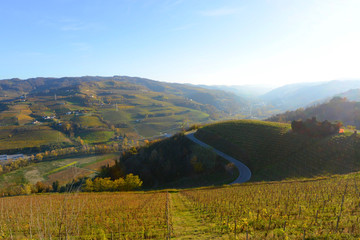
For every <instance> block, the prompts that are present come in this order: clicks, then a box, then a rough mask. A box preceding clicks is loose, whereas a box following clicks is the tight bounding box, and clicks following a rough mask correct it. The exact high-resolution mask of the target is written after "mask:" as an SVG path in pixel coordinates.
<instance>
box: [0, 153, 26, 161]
mask: <svg viewBox="0 0 360 240" xmlns="http://www.w3.org/2000/svg"><path fill="white" fill-rule="evenodd" d="M19 158H24V154H13V155H6V154H5V155H0V162H4V161H8V160H16V159H19Z"/></svg>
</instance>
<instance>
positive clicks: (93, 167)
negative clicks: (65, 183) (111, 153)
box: [86, 159, 115, 171]
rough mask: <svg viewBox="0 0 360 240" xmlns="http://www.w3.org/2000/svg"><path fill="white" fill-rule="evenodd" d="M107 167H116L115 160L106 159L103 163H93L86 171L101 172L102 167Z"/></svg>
mask: <svg viewBox="0 0 360 240" xmlns="http://www.w3.org/2000/svg"><path fill="white" fill-rule="evenodd" d="M107 165H108V166H114V165H115V161H114V159H105V160H103V161H100V162H96V163H93V164H91V165H88V166H86V169H90V170H94V171H100V170H101V167H103V166H107Z"/></svg>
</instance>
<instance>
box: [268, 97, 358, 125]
mask: <svg viewBox="0 0 360 240" xmlns="http://www.w3.org/2000/svg"><path fill="white" fill-rule="evenodd" d="M312 117H316V119H318V120H320V121H324V120H328V121H332V122H333V121H342V122H343V124H344V125H354V126H356V127H357V128H360V102H350V101H348V100H347V99H345V98H340V97H335V98H333V99H331V100H330V101H329V102H327V103H323V104H319V105H316V106H312V107H308V108H306V109H303V108H300V109H298V110H296V111H287V112H285V113H282V114H277V115H275V116H272V117H270V118H268V119H267V120H268V121H274V122H291V121H293V120H306V119H309V118H312Z"/></svg>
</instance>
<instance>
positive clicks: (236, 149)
mask: <svg viewBox="0 0 360 240" xmlns="http://www.w3.org/2000/svg"><path fill="white" fill-rule="evenodd" d="M195 136H196V137H197V138H199V139H200V140H202V141H203V142H205V143H207V144H209V145H211V146H213V147H214V148H216V149H218V150H220V151H223V152H225V153H227V154H228V155H230V156H233V157H234V158H236V159H240V160H241V161H242V162H243V163H245V164H246V165H247V166H248V167H249V168H250V170H251V172H252V179H251V180H252V181H259V180H260V181H262V180H266V181H267V180H282V179H287V178H299V177H314V176H323V175H327V174H345V173H350V172H353V171H359V170H360V161H359V159H360V136H359V135H357V134H351V133H346V134H335V135H332V136H328V137H309V136H306V135H302V134H297V133H293V132H291V127H290V124H285V123H273V122H263V121H254V120H240V121H227V122H221V123H216V124H210V125H207V126H205V127H203V128H200V129H199V130H198V131H197V133H196V134H195Z"/></svg>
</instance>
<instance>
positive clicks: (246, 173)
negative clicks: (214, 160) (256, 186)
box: [185, 132, 251, 184]
mask: <svg viewBox="0 0 360 240" xmlns="http://www.w3.org/2000/svg"><path fill="white" fill-rule="evenodd" d="M194 133H195V132H190V133H186V134H185V136H186V137H187V138H188V139H190V140H191V141H193V142H195V143H197V144H199V145H200V146H203V147H205V148H211V149H213V150H214V152H215V153H216V154H217V155H219V156H220V157H223V158H225V159H226V160H228V161H229V162H232V163H233V164H234V165H235V166H236V167H237V169H238V170H239V176H238V177H237V178H236V179H235V180H234V181H233V182H232V183H231V184H234V183H243V182H247V181H249V180H250V178H251V171H250V169H249V168H248V167H247V166H246V165H245V164H243V163H242V162H240V161H239V160H237V159H235V158H233V157H231V156H229V155H227V154H225V153H223V152H221V151H219V150H217V149H215V148H213V147H211V146H210V145H208V144H206V143H204V142H202V141H200V140H199V139H197V138H196V137H195V136H194Z"/></svg>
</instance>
